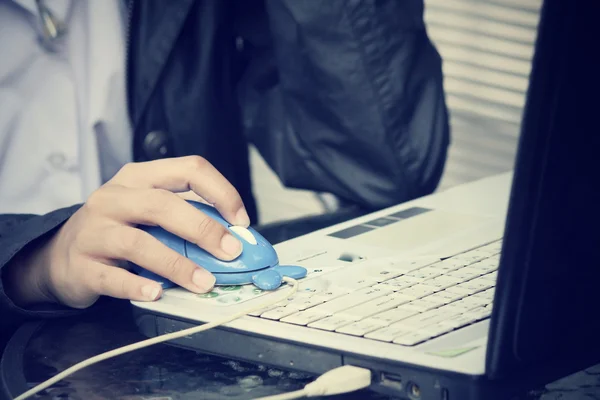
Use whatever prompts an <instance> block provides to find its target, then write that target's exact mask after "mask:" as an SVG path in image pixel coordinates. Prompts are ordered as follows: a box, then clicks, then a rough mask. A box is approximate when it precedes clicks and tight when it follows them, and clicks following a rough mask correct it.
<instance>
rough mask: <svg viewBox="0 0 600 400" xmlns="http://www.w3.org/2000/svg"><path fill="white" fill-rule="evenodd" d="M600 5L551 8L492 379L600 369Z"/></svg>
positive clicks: (496, 315)
mask: <svg viewBox="0 0 600 400" xmlns="http://www.w3.org/2000/svg"><path fill="white" fill-rule="evenodd" d="M599 4H600V3H599V2H596V1H563V0H546V1H545V2H544V5H543V7H542V11H541V12H542V14H541V19H540V24H539V27H538V39H537V43H536V48H535V54H534V59H533V65H532V71H531V75H530V84H529V90H528V94H527V102H526V106H525V112H524V116H523V123H522V128H521V129H522V130H521V137H520V142H519V149H518V152H517V158H516V165H515V175H514V180H513V186H512V192H511V199H510V206H509V212H508V218H507V222H506V230H505V239H504V248H503V252H502V257H501V264H500V272H499V275H498V282H497V286H496V299H495V301H494V311H493V315H492V321H491V325H490V338H489V342H488V357H487V365H486V370H487V373H488V375H490V377H492V378H501V377H504V376H507V375H509V374H511V373H512V374H518V371H519V370H520V369H521V368H535V369H536V370H537V369H539V370H542V369H544V368H552V369H557V370H560V372H558V371H557V373H559V374H563V375H564V374H565V373H568V372H569V371H575V370H580V369H582V368H584V367H586V366H587V363H591V362H593V361H594V360H596V361H597V360H598V359H600V358H599V355H600V354H599V353H600V346H599V345H598V338H599V337H600V314H599V312H600V311H599V310H600V262H599V261H598V256H597V253H598V250H599V249H600V187H599V186H598V185H599V184H600V154H599V153H600V118H599V115H600V102H599V100H598V99H599V96H600V84H599V77H600V63H599V61H598V60H599V58H598V53H599V50H600V46H599V45H598V41H597V39H598V38H600V29H599V26H600V23H599V22H598V16H599V15H600V6H599ZM567 360H568V362H567Z"/></svg>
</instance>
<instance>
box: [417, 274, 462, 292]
mask: <svg viewBox="0 0 600 400" xmlns="http://www.w3.org/2000/svg"><path fill="white" fill-rule="evenodd" d="M462 282H463V280H462V279H458V278H453V277H451V276H446V275H443V276H438V277H437V278H433V279H427V280H425V281H424V282H423V283H424V284H426V285H429V286H433V287H436V288H438V289H440V290H442V289H446V288H449V287H450V286H454V285H457V284H459V283H462Z"/></svg>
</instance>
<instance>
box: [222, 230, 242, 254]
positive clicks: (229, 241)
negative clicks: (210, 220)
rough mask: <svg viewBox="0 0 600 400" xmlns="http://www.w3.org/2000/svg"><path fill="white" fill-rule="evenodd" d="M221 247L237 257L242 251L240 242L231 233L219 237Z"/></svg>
mask: <svg viewBox="0 0 600 400" xmlns="http://www.w3.org/2000/svg"><path fill="white" fill-rule="evenodd" d="M221 249H222V250H223V251H224V252H225V253H227V254H229V255H230V256H231V257H237V256H239V255H240V253H241V252H242V243H241V242H240V241H239V240H237V239H236V238H235V237H233V235H231V234H229V233H226V234H224V235H223V237H222V238H221Z"/></svg>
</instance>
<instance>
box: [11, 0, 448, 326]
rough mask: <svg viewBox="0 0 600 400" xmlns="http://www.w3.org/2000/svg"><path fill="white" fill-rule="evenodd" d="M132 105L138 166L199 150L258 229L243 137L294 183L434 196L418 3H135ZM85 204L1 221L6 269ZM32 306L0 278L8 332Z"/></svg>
mask: <svg viewBox="0 0 600 400" xmlns="http://www.w3.org/2000/svg"><path fill="white" fill-rule="evenodd" d="M129 21H130V24H129V35H128V36H129V37H128V41H129V42H128V66H127V74H128V77H127V81H128V102H129V111H130V115H131V119H132V122H133V127H134V132H135V136H134V138H135V139H134V140H135V143H134V158H135V160H136V161H141V160H150V159H156V158H159V157H167V156H182V155H187V154H200V155H202V156H204V157H206V158H207V159H208V160H210V161H211V162H212V163H213V164H214V165H215V166H216V167H217V168H218V169H219V170H220V171H221V172H222V173H223V174H224V175H225V176H226V177H227V178H228V179H229V180H230V181H231V182H232V183H233V184H234V185H235V186H236V187H237V188H238V190H239V191H240V192H241V194H242V196H243V198H244V201H245V203H246V206H247V208H248V210H249V212H250V214H251V217H252V219H253V220H254V221H256V208H255V204H254V200H253V197H252V191H251V184H250V173H249V165H248V150H247V140H250V141H251V142H253V143H254V144H256V145H257V147H258V148H259V150H260V151H261V153H262V155H263V156H264V157H265V159H266V160H267V162H268V163H269V165H270V166H271V167H272V168H273V170H274V171H275V172H276V173H277V175H278V176H279V177H280V178H281V180H282V182H283V183H284V184H285V185H287V186H289V187H296V188H307V189H312V190H317V191H326V192H330V193H333V194H335V195H337V196H339V197H340V198H341V199H343V200H345V201H347V202H351V203H354V204H358V205H361V206H363V207H367V208H380V207H384V206H387V205H391V204H395V203H399V202H402V201H406V200H409V199H411V198H414V197H418V196H420V195H425V194H427V193H430V192H432V191H433V190H434V189H435V187H436V185H437V184H438V181H439V179H440V175H441V173H442V170H443V167H444V163H445V159H446V151H447V146H448V142H449V129H448V115H447V110H446V105H445V100H444V92H443V85H442V70H441V60H440V57H439V55H438V53H437V51H436V50H435V48H434V47H433V45H432V44H431V42H430V41H429V39H428V37H427V34H426V30H425V26H424V23H423V2H422V0H402V1H401V0H322V1H318V0H171V1H165V0H143V1H141V0H138V1H134V2H133V3H131V6H130V18H129ZM77 208H78V206H74V207H71V208H67V209H62V210H57V211H55V212H53V213H50V214H48V215H44V216H34V215H0V272H1V269H2V267H3V266H5V265H6V264H7V263H8V262H9V261H10V260H11V259H12V258H13V257H14V255H15V254H17V253H18V252H19V251H21V250H22V249H23V248H24V247H25V246H27V245H28V244H29V243H31V242H33V241H35V240H36V239H37V238H39V237H41V236H43V235H46V234H48V233H49V232H52V231H53V230H55V229H56V228H57V227H59V226H60V225H61V224H62V223H63V222H64V221H65V220H67V219H68V218H69V217H70V216H71V215H72V214H73V213H74V212H75V211H76V210H77ZM69 312H70V311H65V310H63V311H60V310H58V309H46V310H45V311H31V310H29V311H26V310H22V309H19V308H18V307H16V306H15V305H14V304H13V303H12V301H11V300H10V299H9V298H8V297H7V296H6V294H5V291H4V287H3V282H2V280H1V279H0V315H1V316H2V318H1V320H0V334H1V333H2V332H4V333H6V332H8V331H9V330H10V329H11V327H14V326H15V325H16V324H18V323H19V322H20V321H22V320H24V319H27V318H36V317H41V316H46V317H50V316H57V315H65V313H69Z"/></svg>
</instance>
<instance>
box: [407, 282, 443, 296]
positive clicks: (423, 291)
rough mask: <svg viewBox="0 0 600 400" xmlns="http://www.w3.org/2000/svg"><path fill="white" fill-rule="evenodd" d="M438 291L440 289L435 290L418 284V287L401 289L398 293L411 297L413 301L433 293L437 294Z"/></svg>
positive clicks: (433, 287)
mask: <svg viewBox="0 0 600 400" xmlns="http://www.w3.org/2000/svg"><path fill="white" fill-rule="evenodd" d="M439 290H440V289H438V288H436V287H435V286H429V285H424V284H418V285H414V286H411V287H409V288H406V289H403V290H401V291H399V293H401V294H403V295H405V296H409V297H413V298H414V299H419V298H421V297H425V296H428V295H430V294H433V293H435V292H438V291H439Z"/></svg>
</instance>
